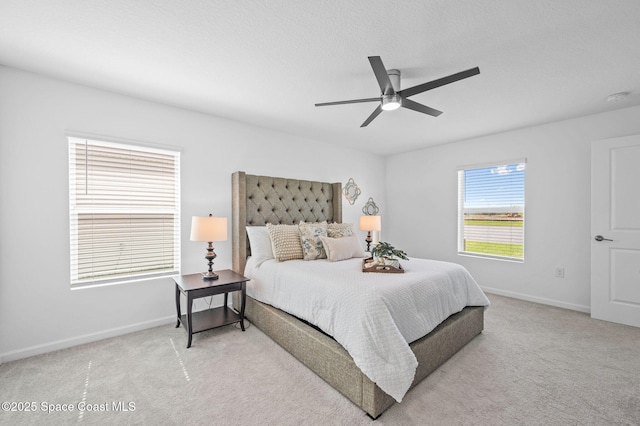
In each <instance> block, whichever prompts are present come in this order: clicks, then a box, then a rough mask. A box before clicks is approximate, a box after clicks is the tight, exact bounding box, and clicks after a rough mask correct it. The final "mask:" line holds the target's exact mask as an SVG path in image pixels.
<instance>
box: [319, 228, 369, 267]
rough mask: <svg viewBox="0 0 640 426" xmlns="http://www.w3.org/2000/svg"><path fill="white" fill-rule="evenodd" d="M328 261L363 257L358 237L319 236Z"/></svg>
mask: <svg viewBox="0 0 640 426" xmlns="http://www.w3.org/2000/svg"><path fill="white" fill-rule="evenodd" d="M320 240H321V241H322V244H323V245H324V250H325V251H326V252H327V259H329V262H337V261H339V260H346V259H351V258H353V257H365V254H364V250H362V246H360V243H359V242H358V237H356V236H355V235H351V236H348V237H342V238H330V237H320Z"/></svg>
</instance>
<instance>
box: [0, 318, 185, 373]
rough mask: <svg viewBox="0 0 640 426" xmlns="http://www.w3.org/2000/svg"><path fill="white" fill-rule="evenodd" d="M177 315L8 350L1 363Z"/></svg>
mask: <svg viewBox="0 0 640 426" xmlns="http://www.w3.org/2000/svg"><path fill="white" fill-rule="evenodd" d="M175 321H176V317H175V315H172V316H170V317H165V318H159V319H156V320H152V321H145V322H140V323H137V324H131V325H127V326H124V327H118V328H112V329H109V330H104V331H99V332H97V333H90V334H84V335H82V336H77V337H71V338H69V339H64V340H58V341H55V342H51V343H45V344H42V345H35V346H30V347H28V348H24V349H18V350H16V351H11V352H6V353H4V354H0V364H2V363H4V362H9V361H15V360H17V359H22V358H28V357H31V356H35V355H40V354H44V353H47V352H53V351H57V350H60V349H65V348H70V347H72V346H77V345H82V344H84V343H90V342H95V341H97V340H102V339H107V338H109V337H114V336H121V335H123V334H129V333H133V332H134V331H140V330H145V329H147V328H153V327H159V326H161V325H166V324H170V323H175Z"/></svg>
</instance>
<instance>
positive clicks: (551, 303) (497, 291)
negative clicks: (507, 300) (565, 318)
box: [481, 287, 591, 314]
mask: <svg viewBox="0 0 640 426" xmlns="http://www.w3.org/2000/svg"><path fill="white" fill-rule="evenodd" d="M481 288H482V290H483V291H484V292H486V293H491V294H497V295H498V296H506V297H511V298H513V299H520V300H526V301H527V302H535V303H541V304H543V305H549V306H555V307H556V308H564V309H570V310H572V311H578V312H584V313H586V314H591V308H590V307H589V306H582V305H576V304H574V303H567V302H561V301H559V300H553V299H546V298H544V297H536V296H530V295H528V294H522V293H516V292H514V291H505V290H500V289H497V288H491V287H481Z"/></svg>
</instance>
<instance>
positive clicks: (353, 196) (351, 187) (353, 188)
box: [342, 178, 362, 205]
mask: <svg viewBox="0 0 640 426" xmlns="http://www.w3.org/2000/svg"><path fill="white" fill-rule="evenodd" d="M360 192H362V191H360V188H358V185H356V183H355V182H354V181H353V178H349V181H348V182H347V184H346V185H345V186H344V188H343V189H342V193H343V194H344V198H346V199H347V201H348V202H349V204H351V205H353V203H355V202H356V200H357V199H358V196H359V195H360Z"/></svg>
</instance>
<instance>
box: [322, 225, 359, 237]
mask: <svg viewBox="0 0 640 426" xmlns="http://www.w3.org/2000/svg"><path fill="white" fill-rule="evenodd" d="M350 235H356V233H355V232H354V231H353V223H330V224H329V225H327V236H328V237H331V238H342V237H348V236H350Z"/></svg>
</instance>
